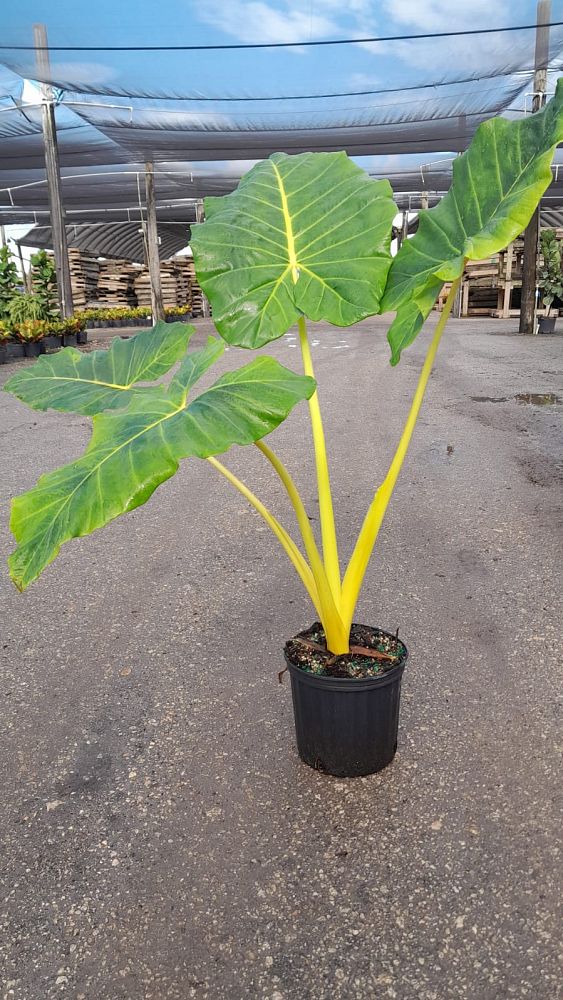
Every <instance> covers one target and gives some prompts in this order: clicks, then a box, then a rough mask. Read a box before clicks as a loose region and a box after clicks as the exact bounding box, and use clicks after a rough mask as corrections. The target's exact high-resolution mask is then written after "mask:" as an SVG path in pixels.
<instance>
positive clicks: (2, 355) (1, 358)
mask: <svg viewBox="0 0 563 1000" xmlns="http://www.w3.org/2000/svg"><path fill="white" fill-rule="evenodd" d="M7 360H8V349H7V347H6V345H5V344H0V365H5V364H6V362H7Z"/></svg>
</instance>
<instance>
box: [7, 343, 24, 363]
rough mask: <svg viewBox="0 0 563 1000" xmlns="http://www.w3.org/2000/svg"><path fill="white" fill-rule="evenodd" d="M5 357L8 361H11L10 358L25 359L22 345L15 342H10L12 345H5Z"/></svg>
mask: <svg viewBox="0 0 563 1000" xmlns="http://www.w3.org/2000/svg"><path fill="white" fill-rule="evenodd" d="M6 356H7V359H8V361H11V360H12V358H23V357H25V351H24V349H23V344H18V343H17V342H16V341H12V343H10V344H6Z"/></svg>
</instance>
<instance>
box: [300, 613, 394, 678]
mask: <svg viewBox="0 0 563 1000" xmlns="http://www.w3.org/2000/svg"><path fill="white" fill-rule="evenodd" d="M354 624H359V622H354ZM364 627H365V626H364ZM369 627H370V628H377V626H374V625H371V626H369ZM378 631H379V632H381V633H382V635H385V636H388V637H389V638H390V639H395V638H396V636H394V635H393V633H392V632H386V631H385V630H384V629H379V628H378ZM292 638H294V637H293V636H292ZM401 642H403V640H402V639H401ZM403 646H404V649H405V653H404V656H403V657H402V659H401V660H399V662H398V663H396V664H395V665H394V666H393V667H391V669H390V670H386V671H385V673H383V674H379V675H378V676H376V677H329V676H327V675H326V674H311V673H309V671H307V670H303V669H302V668H301V667H299V666H297V664H296V663H293V662H292V661H291V660H290V658H289V656H288V655H287V652H286V650H285V648H284V654H283V655H284V658H285V662H286V663H287V668H288V670H289V672H290V674H291V676H292V678H293V677H295V679H296V680H299V681H300V682H302V683H304V684H310V685H311V687H322V688H333V689H334V690H335V691H337V690H338V691H362V690H366V689H371V688H375V687H385V686H386V685H387V684H393V683H394V682H395V681H397V680H399V679H400V678H401V676H402V674H403V671H404V669H405V666H406V662H407V660H408V658H409V651H408V649H407V647H406V646H405V644H404V642H403Z"/></svg>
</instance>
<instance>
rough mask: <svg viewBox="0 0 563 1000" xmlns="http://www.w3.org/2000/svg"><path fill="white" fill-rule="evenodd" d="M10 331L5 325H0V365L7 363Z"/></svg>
mask: <svg viewBox="0 0 563 1000" xmlns="http://www.w3.org/2000/svg"><path fill="white" fill-rule="evenodd" d="M9 340H10V331H9V330H8V329H7V327H5V326H1V325H0V365H5V364H6V362H7V360H8V346H7V345H8V342H9Z"/></svg>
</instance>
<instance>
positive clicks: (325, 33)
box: [198, 0, 338, 44]
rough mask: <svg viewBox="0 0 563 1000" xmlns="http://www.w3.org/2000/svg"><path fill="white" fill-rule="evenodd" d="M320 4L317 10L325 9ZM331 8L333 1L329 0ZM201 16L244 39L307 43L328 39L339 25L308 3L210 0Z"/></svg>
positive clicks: (248, 41) (317, 5)
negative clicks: (279, 6)
mask: <svg viewBox="0 0 563 1000" xmlns="http://www.w3.org/2000/svg"><path fill="white" fill-rule="evenodd" d="M323 6H326V5H323V4H322V3H320V4H316V10H318V9H319V8H322V7H323ZM328 6H329V9H330V7H332V3H330V2H329V5H328ZM198 15H199V19H200V20H201V21H205V22H207V24H211V25H213V27H214V28H218V29H219V30H220V31H224V32H225V34H227V35H232V36H233V37H234V38H237V39H238V40H239V41H241V42H246V43H250V44H252V43H255V42H303V41H308V40H309V39H316V38H325V37H326V38H328V37H329V36H330V35H333V34H335V33H336V32H337V30H338V25H337V24H336V22H335V21H333V20H331V18H329V17H325V15H324V14H322V13H317V12H315V13H313V11H312V9H311V5H310V4H308V3H292V2H288V3H284V8H283V9H280V8H277V7H273V6H272V5H271V4H268V3H264V2H262V0H207V2H206V3H203V4H201V9H200V10H199V11H198Z"/></svg>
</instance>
